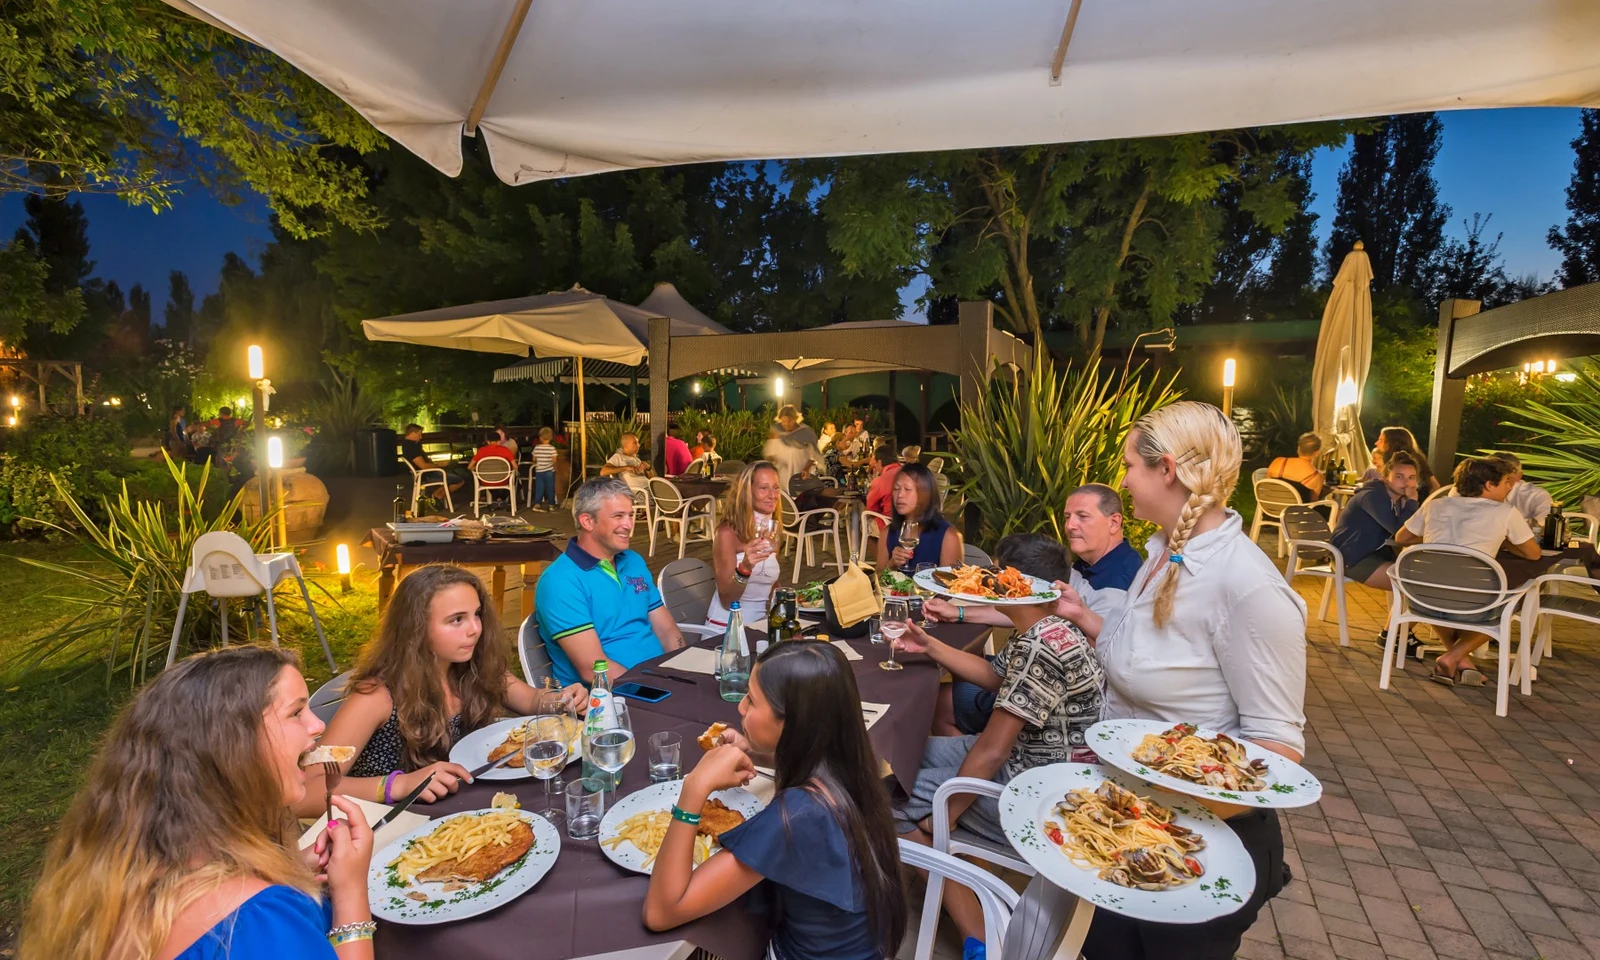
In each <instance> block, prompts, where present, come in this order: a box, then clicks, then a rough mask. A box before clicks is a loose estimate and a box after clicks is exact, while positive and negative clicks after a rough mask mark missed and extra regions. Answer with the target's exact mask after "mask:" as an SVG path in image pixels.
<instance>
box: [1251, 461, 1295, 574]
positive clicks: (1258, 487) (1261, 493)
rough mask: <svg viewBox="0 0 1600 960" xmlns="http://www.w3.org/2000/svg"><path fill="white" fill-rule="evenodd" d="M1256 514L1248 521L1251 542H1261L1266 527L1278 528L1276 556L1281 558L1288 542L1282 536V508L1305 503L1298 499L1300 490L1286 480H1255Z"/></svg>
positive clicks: (1286, 549) (1268, 478) (1264, 478)
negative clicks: (1262, 532)
mask: <svg viewBox="0 0 1600 960" xmlns="http://www.w3.org/2000/svg"><path fill="white" fill-rule="evenodd" d="M1255 491H1256V515H1255V519H1254V520H1252V521H1251V522H1250V540H1251V541H1252V542H1253V543H1257V544H1259V543H1260V542H1261V531H1262V530H1265V529H1266V528H1267V527H1276V528H1277V529H1278V556H1279V558H1282V557H1283V556H1284V554H1286V553H1288V544H1286V543H1285V542H1284V536H1283V508H1284V507H1292V506H1295V505H1297V504H1303V503H1305V501H1304V500H1302V499H1300V491H1298V490H1296V489H1295V488H1294V486H1293V485H1292V484H1290V483H1289V482H1288V481H1287V480H1274V479H1273V478H1271V477H1263V478H1262V479H1260V480H1257V481H1256V482H1255Z"/></svg>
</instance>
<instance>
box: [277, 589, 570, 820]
mask: <svg viewBox="0 0 1600 960" xmlns="http://www.w3.org/2000/svg"><path fill="white" fill-rule="evenodd" d="M347 691H348V692H347V693H346V695H345V699H344V702H343V703H341V704H340V705H339V712H338V713H336V714H334V717H333V719H332V720H331V721H330V722H329V723H328V732H327V735H326V736H324V737H323V742H324V743H328V744H336V745H340V746H349V747H354V748H355V749H356V757H355V759H353V760H347V761H345V770H344V772H345V774H346V776H345V777H344V778H343V779H341V780H340V781H339V789H340V790H342V791H343V792H345V793H348V794H350V795H351V796H357V797H367V798H370V799H372V800H374V801H378V802H382V803H392V802H393V801H394V800H396V799H398V798H400V797H403V796H405V795H407V794H408V793H410V792H411V791H412V789H414V788H415V787H416V786H417V784H419V783H421V782H422V781H423V780H424V779H426V778H427V777H428V776H429V775H430V774H432V775H433V780H432V782H430V783H429V784H428V786H427V787H426V788H425V789H424V790H423V792H422V795H421V796H420V797H419V798H418V799H419V800H420V801H421V802H423V803H432V802H433V801H435V800H438V799H439V798H440V797H443V796H446V795H448V794H451V793H454V792H455V791H456V790H458V789H459V788H460V786H461V784H462V783H463V782H465V781H466V780H467V770H466V768H464V767H462V766H460V765H459V764H455V763H451V762H450V759H449V757H450V748H451V747H453V746H455V744H456V741H458V740H460V739H461V738H462V737H463V736H465V735H466V734H468V733H471V732H472V731H474V730H476V729H478V728H479V727H484V726H487V725H488V724H490V723H493V722H494V721H495V719H496V718H498V717H502V716H505V715H506V712H507V711H509V712H511V713H512V714H515V715H517V716H522V715H525V714H530V713H534V712H536V710H538V709H549V708H551V707H552V706H555V705H556V704H555V699H556V697H557V696H558V694H557V693H556V692H554V691H544V690H536V689H534V688H533V687H531V686H529V685H528V684H527V683H524V682H523V681H522V680H520V679H518V678H517V677H516V676H514V675H513V674H512V673H511V672H510V671H509V669H508V668H507V665H506V651H505V644H504V643H503V642H502V641H501V636H500V618H499V616H498V615H497V614H496V612H495V608H494V604H493V602H492V601H491V600H490V598H489V592H488V590H486V589H485V588H484V585H483V581H482V580H479V579H478V578H477V576H476V575H474V574H473V573H471V572H470V571H468V570H465V569H463V568H461V567H457V566H452V565H448V564H429V565H427V566H424V567H420V568H418V569H417V570H416V571H414V572H413V573H411V574H410V575H409V576H407V577H406V578H405V579H404V580H402V581H400V586H399V587H398V588H396V590H395V593H394V597H393V599H391V600H390V601H389V606H388V608H387V609H386V610H385V611H384V614H383V622H382V623H381V624H379V626H378V634H377V636H376V637H375V638H374V639H373V640H372V641H371V642H370V643H368V644H367V645H366V646H365V647H363V648H362V650H361V658H360V660H359V662H358V663H357V665H356V669H355V672H354V673H353V674H352V675H351V677H350V684H349V686H348V688H347ZM587 696H588V695H587V693H586V692H585V691H584V689H583V687H582V685H580V684H572V685H571V686H568V687H567V688H566V689H564V690H562V691H560V692H559V698H560V700H561V701H562V702H564V703H565V704H566V705H567V706H569V707H573V708H576V707H577V706H579V705H580V704H582V703H584V702H586V700H587ZM309 776H310V779H311V780H312V781H313V785H314V786H318V787H320V774H318V773H315V772H311V773H309ZM313 793H315V794H316V795H319V796H320V790H315V791H313ZM315 805H316V804H315V796H313V797H312V799H311V800H309V801H307V806H306V807H304V808H303V809H302V810H301V811H300V812H301V813H303V814H311V813H314V812H315V811H314V810H313V809H311V808H313V807H315Z"/></svg>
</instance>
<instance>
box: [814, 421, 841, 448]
mask: <svg viewBox="0 0 1600 960" xmlns="http://www.w3.org/2000/svg"><path fill="white" fill-rule="evenodd" d="M837 439H839V428H838V427H836V426H834V423H833V421H832V420H829V421H827V422H826V423H824V424H823V425H822V433H820V434H818V435H817V450H818V451H819V452H821V453H827V452H828V451H829V450H830V449H832V447H833V442H834V441H835V440H837Z"/></svg>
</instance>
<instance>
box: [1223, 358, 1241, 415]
mask: <svg viewBox="0 0 1600 960" xmlns="http://www.w3.org/2000/svg"><path fill="white" fill-rule="evenodd" d="M1237 372H1238V368H1237V366H1236V365H1235V364H1234V362H1233V358H1232V357H1229V358H1228V359H1226V360H1224V361H1222V415H1223V416H1225V417H1229V418H1231V417H1232V416H1233V381H1234V376H1235V374H1236V373H1237Z"/></svg>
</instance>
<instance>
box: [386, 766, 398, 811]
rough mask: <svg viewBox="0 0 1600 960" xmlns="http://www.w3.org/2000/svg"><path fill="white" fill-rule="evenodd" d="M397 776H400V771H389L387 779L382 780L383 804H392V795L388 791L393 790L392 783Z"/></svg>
mask: <svg viewBox="0 0 1600 960" xmlns="http://www.w3.org/2000/svg"><path fill="white" fill-rule="evenodd" d="M398 776H400V771H399V770H390V771H389V775H388V776H387V777H384V778H383V802H384V803H394V794H393V793H390V791H391V790H392V789H394V781H395V778H396V777H398Z"/></svg>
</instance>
